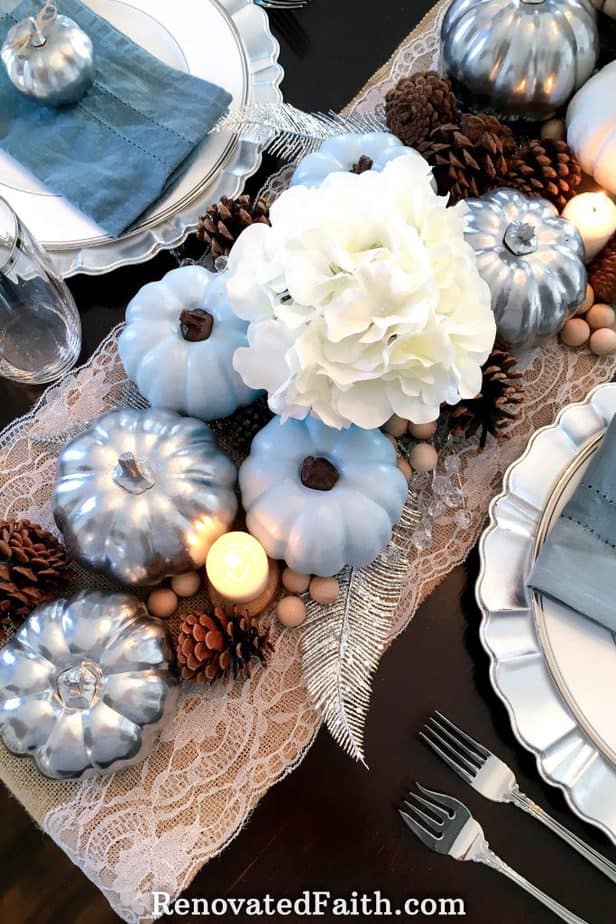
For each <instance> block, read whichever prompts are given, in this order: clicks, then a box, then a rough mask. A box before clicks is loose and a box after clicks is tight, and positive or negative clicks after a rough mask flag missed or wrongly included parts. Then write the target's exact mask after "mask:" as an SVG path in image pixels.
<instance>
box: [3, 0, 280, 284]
mask: <svg viewBox="0 0 616 924" xmlns="http://www.w3.org/2000/svg"><path fill="white" fill-rule="evenodd" d="M84 2H85V3H87V4H88V5H89V6H90V7H92V9H93V10H95V11H96V12H97V13H99V14H100V15H101V16H104V17H105V18H106V19H108V20H109V21H110V22H111V23H112V24H113V25H114V26H116V27H117V28H118V29H120V30H121V31H122V32H125V33H126V34H127V35H128V36H130V37H131V38H132V39H133V41H136V42H139V43H140V44H141V45H143V47H144V48H146V49H147V50H148V51H149V52H150V53H151V54H153V55H156V56H157V57H158V58H160V59H161V60H162V61H164V62H165V63H166V64H169V65H170V66H171V67H176V68H178V70H184V71H187V72H188V73H190V74H194V75H195V76H197V77H201V78H203V79H205V80H210V81H212V82H214V83H217V84H218V85H219V86H223V87H224V88H225V89H226V90H228V91H229V92H230V93H231V94H232V95H233V102H232V104H231V109H232V110H233V109H234V108H235V107H237V106H241V105H244V104H246V103H248V102H250V101H252V102H256V103H276V102H280V100H281V99H282V94H281V93H280V89H279V84H280V82H281V80H282V77H283V70H282V68H281V67H280V65H279V64H278V54H279V51H280V47H279V45H278V42H277V41H276V39H275V38H274V37H273V35H272V34H271V32H270V29H269V23H268V19H267V15H266V13H265V12H264V11H263V10H262V9H261V8H260V7H258V6H256V5H255V4H254V3H253V2H252V0H84ZM260 163H261V152H260V148H259V146H258V145H257V144H256V143H255V142H254V141H252V140H249V139H246V138H242V137H241V136H234V135H231V134H230V133H222V132H220V133H217V134H212V135H210V136H209V137H208V138H206V139H205V141H204V142H203V143H202V144H201V145H200V146H199V148H198V149H197V151H196V152H195V154H194V155H193V156H192V157H191V158H190V159H189V162H188V163H187V165H186V167H185V169H184V170H183V171H182V173H181V175H180V176H179V177H178V178H177V179H176V180H175V182H174V183H173V185H172V186H171V188H170V189H169V190H168V191H167V192H166V193H165V194H164V196H163V197H162V198H161V199H160V200H159V202H157V203H155V204H154V205H153V206H152V208H151V209H150V210H149V212H148V213H147V214H146V215H145V216H144V217H143V219H141V220H140V221H139V223H138V224H137V225H136V226H135V227H134V228H132V229H131V230H130V231H128V232H127V233H125V234H123V235H122V236H121V237H119V238H116V239H114V238H110V237H108V236H106V235H105V232H104V231H102V229H101V228H99V227H98V226H97V225H96V224H95V223H94V222H93V221H91V219H89V218H87V217H86V216H85V215H83V214H82V213H81V212H79V211H78V210H77V209H75V208H74V207H73V206H72V205H71V204H70V203H69V202H68V201H67V200H66V199H64V198H63V197H62V196H58V195H55V194H54V193H52V192H50V191H49V190H48V189H47V188H46V187H45V186H44V185H43V184H42V183H40V182H39V181H38V180H37V179H36V177H34V176H33V175H32V174H31V173H30V172H29V171H27V170H25V169H24V168H23V167H22V166H21V165H20V164H18V163H17V161H16V160H13V158H11V157H9V155H8V154H6V153H4V152H3V151H0V196H3V197H4V198H5V199H7V200H8V201H9V202H10V203H11V205H12V206H13V208H14V209H15V211H16V212H17V213H18V215H19V216H20V217H21V218H22V220H23V221H24V223H25V224H26V225H27V226H28V227H29V228H30V230H31V231H32V233H33V234H34V235H35V236H36V237H37V238H38V240H39V241H41V242H42V243H43V244H44V246H45V248H46V250H47V251H48V252H49V253H50V255H51V256H52V258H53V260H54V262H55V263H56V266H57V267H58V270H59V271H60V272H61V273H62V275H64V276H72V275H74V274H75V273H91V274H99V273H106V272H109V271H110V270H112V269H116V268H117V267H118V266H124V265H126V264H129V263H141V262H142V261H144V260H147V259H149V258H150V257H153V256H154V254H156V253H158V251H159V250H161V249H164V248H170V247H177V246H178V245H179V244H180V243H181V242H182V241H183V240H184V239H185V238H186V236H187V235H188V234H189V232H190V231H193V230H194V229H195V228H196V226H197V222H198V218H199V215H201V214H203V211H204V210H205V207H206V206H207V205H209V204H210V203H211V202H216V201H217V200H218V199H219V198H220V197H221V196H223V195H227V196H234V195H236V193H237V192H238V191H239V190H240V188H241V187H242V185H243V183H244V181H245V180H246V178H247V177H249V176H251V175H252V174H253V173H254V172H255V171H256V170H257V169H258V167H259V164H260Z"/></svg>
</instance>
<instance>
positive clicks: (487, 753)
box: [434, 709, 492, 759]
mask: <svg viewBox="0 0 616 924" xmlns="http://www.w3.org/2000/svg"><path fill="white" fill-rule="evenodd" d="M434 714H435V715H437V716H438V717H439V719H441V720H442V721H443V722H445V724H446V725H448V726H449V728H450V730H451V731H453V732H455V733H456V734H457V735H458V736H459V737H460V738H462V740H463V741H465V742H466V744H467V745H469V747H471V748H474V749H475V750H476V751H477V753H478V754H479V756H480V757H483V758H484V759H485V758H488V757H491V756H492V752H491V751H488V749H487V748H484V746H483V744H479V742H478V741H475V739H474V738H471V736H470V735H467V734H466V732H464V731H462V729H461V728H458V726H457V725H454V723H453V722H451V721H450V720H449V719H448V718H447V716H446V715H443V713H442V712H439V710H438V709H435V710H434Z"/></svg>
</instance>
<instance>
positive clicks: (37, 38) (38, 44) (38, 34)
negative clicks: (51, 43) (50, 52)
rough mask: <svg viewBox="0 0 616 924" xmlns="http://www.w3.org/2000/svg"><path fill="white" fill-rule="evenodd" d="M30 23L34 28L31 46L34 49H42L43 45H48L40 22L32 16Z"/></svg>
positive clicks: (29, 19)
mask: <svg viewBox="0 0 616 924" xmlns="http://www.w3.org/2000/svg"><path fill="white" fill-rule="evenodd" d="M28 21H29V22H30V24H31V26H32V37H31V38H30V44H31V45H32V46H33V47H34V48H42V47H43V45H45V44H46V43H47V37H46V36H45V34H44V33H43V32H42V31H41V29H40V27H39V24H38V21H37V20H36V19H35V17H34V16H30V17H29V18H28Z"/></svg>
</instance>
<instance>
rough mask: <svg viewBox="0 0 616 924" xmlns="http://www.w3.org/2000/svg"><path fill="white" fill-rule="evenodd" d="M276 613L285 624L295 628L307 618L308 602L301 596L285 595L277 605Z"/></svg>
mask: <svg viewBox="0 0 616 924" xmlns="http://www.w3.org/2000/svg"><path fill="white" fill-rule="evenodd" d="M276 615H277V616H278V619H279V620H280V622H281V623H282V624H283V626H288V627H289V628H294V627H295V626H299V625H301V624H302V623H303V621H304V619H305V618H306V604H305V603H304V601H303V600H301V599H300V597H283V598H282V600H279V602H278V606H277V607H276Z"/></svg>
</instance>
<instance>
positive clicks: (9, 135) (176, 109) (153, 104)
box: [0, 0, 231, 236]
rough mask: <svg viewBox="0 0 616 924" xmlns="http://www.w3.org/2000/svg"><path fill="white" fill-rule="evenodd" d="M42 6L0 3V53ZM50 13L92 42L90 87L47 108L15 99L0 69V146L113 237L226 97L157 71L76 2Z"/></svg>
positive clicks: (155, 193) (151, 197)
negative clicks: (69, 22) (68, 19)
mask: <svg viewBox="0 0 616 924" xmlns="http://www.w3.org/2000/svg"><path fill="white" fill-rule="evenodd" d="M170 2H173V0H170ZM41 5H42V0H38V2H36V0H23V2H20V3H17V2H15V0H0V45H1V44H2V42H4V39H5V38H6V34H7V32H8V30H9V29H10V28H11V26H13V25H14V24H15V23H16V22H18V21H19V20H21V19H24V18H26V17H27V16H31V15H35V14H36V13H37V12H38V10H39V9H40V7H41ZM58 7H59V11H60V12H61V13H62V14H64V15H66V16H70V17H71V19H74V20H75V21H76V22H78V23H79V25H80V26H81V28H82V29H83V30H84V31H85V32H86V33H87V34H88V35H89V36H90V38H91V39H92V42H93V43H94V51H95V55H96V72H97V73H96V79H95V81H94V83H93V84H92V86H91V87H90V89H89V90H88V91H87V92H86V94H85V96H83V97H82V99H81V100H80V101H79V102H78V103H75V104H74V105H71V106H66V107H63V108H60V109H53V108H51V107H47V106H43V105H41V104H40V103H38V102H36V101H34V100H30V99H28V98H26V97H24V96H22V95H21V94H20V93H18V92H17V90H15V88H14V87H13V85H12V84H11V82H10V81H9V79H8V76H7V74H6V72H5V70H4V68H3V67H2V66H0V147H1V148H3V149H4V150H5V151H6V152H7V153H8V154H10V155H11V156H12V157H14V158H15V159H16V160H17V161H19V163H20V164H22V165H23V166H24V167H27V168H28V169H29V170H30V171H31V172H32V173H34V174H35V176H37V177H38V178H39V179H40V180H42V182H43V183H45V184H46V185H47V186H48V187H49V188H50V189H51V190H53V191H54V192H57V193H60V194H61V195H63V196H65V197H66V198H67V199H68V200H69V202H71V203H72V204H73V205H75V206H76V207H77V208H79V209H81V211H82V212H84V213H85V214H86V215H88V216H89V217H90V218H92V219H94V221H95V222H96V223H97V224H98V225H100V226H101V227H102V228H104V230H105V231H106V232H107V233H108V234H110V235H112V236H117V235H118V234H120V233H121V232H122V231H124V230H125V229H126V228H127V227H129V225H131V224H133V222H134V221H135V220H136V219H137V218H138V217H139V216H140V215H141V214H142V212H144V211H145V210H146V209H147V208H148V207H149V206H150V205H152V203H154V202H155V201H156V200H157V199H158V198H159V197H160V195H161V193H162V192H163V191H164V189H165V187H166V185H167V184H168V182H169V180H170V179H171V178H172V176H173V174H174V172H175V171H176V170H177V168H178V167H179V166H180V165H181V164H182V163H183V162H184V161H185V160H186V158H187V157H188V155H189V154H190V153H191V152H192V151H193V150H194V148H195V147H196V146H197V145H198V144H199V142H200V141H201V140H202V139H203V138H204V137H205V136H206V135H207V133H208V132H209V130H210V129H211V128H212V126H213V125H214V124H215V123H216V121H217V120H218V118H219V117H220V116H221V115H223V113H224V112H225V110H226V108H227V106H228V105H229V102H230V101H231V96H230V94H229V93H227V92H226V91H225V90H222V89H221V88H220V87H217V86H214V85H213V84H211V83H208V82H207V81H205V80H200V79H198V78H197V77H193V76H191V75H190V74H184V73H182V72H181V71H177V70H175V69H174V68H171V67H168V66H167V65H166V64H163V63H162V62H161V61H159V60H158V58H155V57H153V56H152V55H150V54H149V53H148V52H147V51H145V50H144V49H143V48H140V47H139V46H138V45H136V44H135V43H134V42H132V41H131V40H130V39H129V38H127V36H125V35H123V34H122V33H121V32H118V31H117V29H115V28H114V27H113V26H112V25H110V23H108V22H107V21H106V20H105V19H102V18H101V17H100V16H97V15H96V13H94V12H93V11H92V10H90V9H89V8H88V7H86V6H84V5H83V4H81V3H80V2H79V0H61V2H59V3H58Z"/></svg>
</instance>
